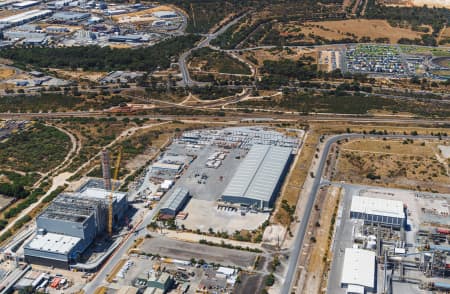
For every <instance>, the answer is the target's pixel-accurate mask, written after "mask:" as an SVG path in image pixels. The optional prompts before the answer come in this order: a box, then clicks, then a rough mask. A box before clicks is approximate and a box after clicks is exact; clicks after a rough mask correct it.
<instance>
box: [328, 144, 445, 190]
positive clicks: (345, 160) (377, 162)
mask: <svg viewBox="0 0 450 294" xmlns="http://www.w3.org/2000/svg"><path fill="white" fill-rule="evenodd" d="M439 153H440V152H439V149H438V147H437V143H434V142H429V141H422V140H413V141H411V140H410V141H405V140H372V139H371V140H369V139H367V140H354V141H350V142H349V143H345V144H342V145H341V149H340V156H339V160H338V164H337V171H336V174H335V177H334V179H335V180H337V181H347V182H352V183H361V184H382V185H387V186H390V187H401V188H412V189H420V190H425V191H439V192H444V193H445V192H449V191H450V177H449V173H448V165H447V163H446V162H445V160H443V159H442V158H441V157H440V156H439Z"/></svg>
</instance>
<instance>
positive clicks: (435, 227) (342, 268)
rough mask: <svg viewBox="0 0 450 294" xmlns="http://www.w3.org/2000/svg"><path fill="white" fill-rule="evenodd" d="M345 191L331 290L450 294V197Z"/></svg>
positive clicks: (374, 190) (378, 190)
mask: <svg viewBox="0 0 450 294" xmlns="http://www.w3.org/2000/svg"><path fill="white" fill-rule="evenodd" d="M344 189H345V193H344V196H343V197H344V198H343V201H342V204H341V206H340V207H339V210H338V213H337V219H336V225H337V229H336V232H335V240H334V244H333V248H332V250H333V252H335V253H334V256H333V261H332V266H331V271H330V276H329V281H328V289H333V293H448V291H449V289H450V284H449V283H448V277H449V275H450V256H449V255H448V254H449V251H450V247H449V236H450V228H449V210H448V207H449V204H450V196H449V195H446V194H434V193H425V192H416V191H409V190H400V189H388V188H375V187H368V186H357V185H347V184H345V185H344ZM330 293H331V292H330Z"/></svg>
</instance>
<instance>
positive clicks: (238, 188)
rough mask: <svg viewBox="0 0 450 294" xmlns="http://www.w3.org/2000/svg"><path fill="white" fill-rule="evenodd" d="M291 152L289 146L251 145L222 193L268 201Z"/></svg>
mask: <svg viewBox="0 0 450 294" xmlns="http://www.w3.org/2000/svg"><path fill="white" fill-rule="evenodd" d="M291 153H292V148H289V147H280V146H270V145H253V147H252V148H251V149H250V151H249V152H248V154H247V156H246V157H245V159H244V161H243V162H242V163H241V164H240V165H239V168H238V170H237V171H236V173H235V175H234V176H233V178H232V179H231V182H230V183H229V184H228V186H227V188H226V189H225V191H224V192H223V195H224V196H235V197H248V198H251V199H258V200H264V201H269V200H270V199H271V197H272V194H273V192H274V190H275V187H276V185H277V183H278V181H279V179H280V177H281V176H282V173H283V170H284V168H285V166H286V164H287V162H288V160H289V157H290V156H291Z"/></svg>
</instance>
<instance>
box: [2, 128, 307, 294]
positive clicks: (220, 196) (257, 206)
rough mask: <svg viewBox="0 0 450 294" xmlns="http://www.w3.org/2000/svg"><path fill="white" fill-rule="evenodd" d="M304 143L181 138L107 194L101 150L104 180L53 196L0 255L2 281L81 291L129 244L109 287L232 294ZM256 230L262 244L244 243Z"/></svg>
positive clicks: (209, 132) (111, 183) (256, 136)
mask: <svg viewBox="0 0 450 294" xmlns="http://www.w3.org/2000/svg"><path fill="white" fill-rule="evenodd" d="M286 134H289V135H286ZM303 135H304V131H303V130H297V129H286V130H281V129H280V130H278V129H272V128H267V127H228V128H218V129H203V130H191V131H186V132H184V133H180V135H178V136H176V137H175V138H173V140H172V142H171V144H169V145H168V146H167V147H165V149H164V150H163V151H162V152H161V153H160V154H159V156H158V157H156V158H155V159H154V160H152V161H151V162H150V164H149V165H148V166H147V167H146V168H145V169H144V171H143V173H142V175H141V176H140V177H139V178H137V179H136V180H135V181H134V182H133V183H131V185H130V190H129V191H128V192H127V193H126V192H120V191H114V189H115V188H117V186H118V185H119V183H118V182H117V181H116V175H114V177H113V175H112V168H111V165H113V163H112V161H111V160H110V154H109V152H108V151H107V150H103V151H102V152H101V163H102V171H103V179H97V178H86V179H82V180H81V181H79V182H80V183H81V184H80V185H79V186H77V187H72V188H71V189H72V191H68V192H63V193H60V194H59V195H57V196H56V197H55V198H54V199H53V201H52V202H51V203H50V204H49V205H48V206H46V207H45V209H43V211H42V212H41V213H40V214H39V215H37V217H36V221H35V223H33V225H30V226H28V227H26V228H25V229H24V230H23V231H22V232H21V233H20V234H18V235H17V236H16V237H15V238H14V239H13V240H12V241H11V242H10V243H8V245H7V246H6V247H5V248H4V257H5V258H6V259H7V260H9V261H8V262H7V263H3V264H2V268H0V269H3V268H4V271H5V275H6V276H8V277H10V278H14V277H17V280H16V281H11V280H10V279H6V280H5V281H4V283H3V286H4V287H5V288H7V289H16V290H20V289H26V288H27V287H31V288H32V289H39V290H42V291H47V292H49V293H55V291H58V290H63V289H64V291H66V290H67V291H78V290H80V289H81V288H80V285H79V283H80V281H89V280H90V279H91V278H92V277H93V275H94V274H95V272H96V271H97V270H98V269H99V268H101V267H102V264H103V263H104V262H105V261H106V260H107V259H108V257H109V256H110V255H111V254H112V253H113V252H115V251H116V250H117V248H119V247H120V246H121V244H122V243H123V242H128V240H131V239H132V238H135V239H134V240H135V243H134V245H133V246H131V247H130V248H129V251H128V254H129V255H128V257H124V258H122V259H121V260H120V261H118V263H117V264H116V267H115V268H113V269H112V270H111V272H110V274H111V277H110V278H108V279H109V280H110V283H111V285H110V287H111V289H115V288H117V287H119V288H120V287H131V288H133V289H142V291H144V290H145V291H147V292H148V293H153V292H151V291H152V289H153V290H155V289H163V292H162V293H166V291H169V290H170V289H175V288H177V289H185V290H186V291H187V292H186V293H195V291H196V290H201V289H211V288H214V287H215V288H216V289H222V290H226V291H231V290H232V289H233V288H234V286H235V283H236V279H237V276H238V273H239V271H240V270H241V269H244V270H250V271H251V270H253V267H254V264H255V262H256V260H257V256H258V254H260V253H262V252H263V250H262V249H263V248H262V247H261V245H260V242H261V241H262V231H260V230H261V226H262V225H263V223H266V222H268V219H269V218H270V216H271V212H272V211H273V208H274V206H275V201H276V199H277V197H278V194H279V191H280V188H281V185H282V184H283V181H284V177H285V174H286V173H287V171H288V170H289V168H290V162H291V160H292V158H293V157H295V155H296V153H297V152H298V150H299V148H300V146H301V142H302V137H303ZM118 160H120V158H119V159H118ZM115 166H116V168H117V166H118V165H117V163H116V165H115ZM243 180H245V181H243ZM205 219H208V220H209V221H208V224H207V225H205ZM143 225H145V227H143V228H142V229H136V228H137V227H139V226H143ZM256 231H258V232H260V233H258V235H261V237H260V238H261V239H259V240H257V239H254V237H250V239H246V238H248V237H246V236H247V235H246V234H251V233H250V232H256ZM236 232H238V233H236ZM244 232H248V233H244ZM216 233H217V234H220V236H219V235H215V234H216ZM138 234H140V235H141V237H139V238H138V237H137V236H138ZM250 236H251V235H250ZM224 241H225V242H224ZM214 244H216V245H214ZM121 248H122V247H121ZM119 257H120V256H119ZM258 258H259V257H258ZM8 264H9V265H10V267H12V268H13V269H14V270H13V271H12V272H11V271H10V270H8V269H7V267H6V266H7V265H8ZM13 264H15V266H13ZM47 269H48V270H47ZM149 270H150V271H149ZM187 289H190V290H187ZM149 291H150V292H149ZM147 292H145V293H147Z"/></svg>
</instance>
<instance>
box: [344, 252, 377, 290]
mask: <svg viewBox="0 0 450 294" xmlns="http://www.w3.org/2000/svg"><path fill="white" fill-rule="evenodd" d="M341 284H347V285H356V286H362V287H367V288H374V287H375V252H373V251H369V250H364V249H359V248H346V249H345V257H344V266H343V268H342V278H341Z"/></svg>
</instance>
